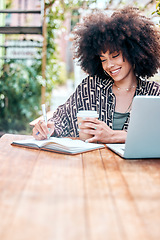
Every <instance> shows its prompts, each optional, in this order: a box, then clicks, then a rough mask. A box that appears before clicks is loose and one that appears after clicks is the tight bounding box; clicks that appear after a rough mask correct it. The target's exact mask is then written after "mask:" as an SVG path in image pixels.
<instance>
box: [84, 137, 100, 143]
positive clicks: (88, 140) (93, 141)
mask: <svg viewBox="0 0 160 240" xmlns="http://www.w3.org/2000/svg"><path fill="white" fill-rule="evenodd" d="M85 142H87V143H98V142H97V138H96V137H95V136H94V137H92V138H89V139H87V140H86V141H85Z"/></svg>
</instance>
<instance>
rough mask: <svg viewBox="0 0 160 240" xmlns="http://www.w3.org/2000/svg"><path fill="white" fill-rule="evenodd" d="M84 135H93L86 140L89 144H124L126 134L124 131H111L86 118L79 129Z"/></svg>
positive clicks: (105, 126)
mask: <svg viewBox="0 0 160 240" xmlns="http://www.w3.org/2000/svg"><path fill="white" fill-rule="evenodd" d="M79 128H80V129H79V130H80V131H81V132H82V133H85V134H91V135H93V137H92V138H89V139H87V142H90V143H97V142H98V143H124V142H125V140H126V136H127V132H126V131H124V130H112V129H111V128H110V127H108V125H107V124H106V123H105V122H103V121H100V120H98V119H96V118H86V119H85V120H83V122H82V123H81V125H80V127H79Z"/></svg>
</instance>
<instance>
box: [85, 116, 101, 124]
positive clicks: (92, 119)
mask: <svg viewBox="0 0 160 240" xmlns="http://www.w3.org/2000/svg"><path fill="white" fill-rule="evenodd" d="M83 122H92V123H95V124H99V123H101V121H100V120H98V119H97V118H89V117H87V118H84V119H83Z"/></svg>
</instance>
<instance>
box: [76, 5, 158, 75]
mask: <svg viewBox="0 0 160 240" xmlns="http://www.w3.org/2000/svg"><path fill="white" fill-rule="evenodd" d="M72 33H73V54H74V55H73V56H74V58H77V59H78V62H79V64H80V66H81V67H82V69H83V70H84V71H85V72H87V73H88V74H89V75H92V76H93V75H97V76H99V77H102V78H105V77H106V76H105V75H104V71H103V68H102V64H101V60H100V57H99V56H100V54H101V53H102V52H103V53H105V52H106V51H107V50H109V51H110V52H114V51H121V52H122V54H123V57H124V59H127V60H128V61H129V62H130V64H131V65H132V66H134V72H135V75H136V76H137V77H142V78H149V77H151V76H153V75H154V74H155V73H156V72H157V70H158V68H159V67H160V31H159V30H158V27H156V26H155V25H154V23H153V22H152V21H151V20H150V19H149V18H147V17H145V16H142V15H141V13H140V12H139V10H138V9H136V8H132V7H126V8H124V9H121V10H118V11H116V12H114V13H113V14H112V15H111V16H107V14H106V13H105V12H102V11H95V12H93V13H91V14H90V15H88V16H86V17H85V18H84V19H83V21H82V22H81V23H78V24H77V25H76V26H75V28H74V29H73V32H72Z"/></svg>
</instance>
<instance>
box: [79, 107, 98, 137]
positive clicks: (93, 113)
mask: <svg viewBox="0 0 160 240" xmlns="http://www.w3.org/2000/svg"><path fill="white" fill-rule="evenodd" d="M88 117H89V118H97V119H98V117H99V115H98V113H97V111H93V110H81V111H79V112H78V113H77V119H78V126H80V124H81V123H82V122H83V120H84V119H85V118H88ZM91 137H93V135H91V134H86V133H82V132H81V131H80V132H79V138H80V139H81V140H86V139H89V138H91Z"/></svg>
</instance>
